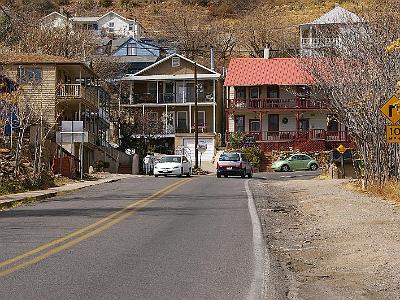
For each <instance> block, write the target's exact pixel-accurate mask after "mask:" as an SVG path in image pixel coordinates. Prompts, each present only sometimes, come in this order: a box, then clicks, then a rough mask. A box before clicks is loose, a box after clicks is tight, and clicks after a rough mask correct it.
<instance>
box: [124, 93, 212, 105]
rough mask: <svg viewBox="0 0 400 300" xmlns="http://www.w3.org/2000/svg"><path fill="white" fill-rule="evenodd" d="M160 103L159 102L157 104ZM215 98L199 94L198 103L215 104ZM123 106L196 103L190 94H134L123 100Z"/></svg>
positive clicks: (210, 95)
mask: <svg viewBox="0 0 400 300" xmlns="http://www.w3.org/2000/svg"><path fill="white" fill-rule="evenodd" d="M157 101H158V102H157ZM213 101H214V99H213V96H212V93H211V94H207V93H199V94H198V102H213ZM121 102H122V104H145V103H159V104H169V103H194V94H193V93H188V94H185V95H184V94H183V93H162V94H159V95H158V98H157V94H153V93H141V94H132V96H131V97H130V98H129V96H125V97H123V98H122V99H121Z"/></svg>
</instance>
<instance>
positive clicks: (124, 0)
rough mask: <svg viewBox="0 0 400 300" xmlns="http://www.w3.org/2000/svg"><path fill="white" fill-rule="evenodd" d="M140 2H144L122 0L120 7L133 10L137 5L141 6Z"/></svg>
mask: <svg viewBox="0 0 400 300" xmlns="http://www.w3.org/2000/svg"><path fill="white" fill-rule="evenodd" d="M140 2H142V1H140V0H120V1H119V5H120V6H121V7H122V8H125V9H129V8H133V7H135V6H137V5H139V4H140Z"/></svg>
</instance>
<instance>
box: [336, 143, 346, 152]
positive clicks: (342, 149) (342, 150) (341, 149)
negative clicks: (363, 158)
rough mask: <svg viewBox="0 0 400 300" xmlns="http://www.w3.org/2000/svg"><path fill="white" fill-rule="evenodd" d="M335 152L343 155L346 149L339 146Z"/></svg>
mask: <svg viewBox="0 0 400 300" xmlns="http://www.w3.org/2000/svg"><path fill="white" fill-rule="evenodd" d="M336 150H337V151H339V152H340V153H341V154H343V153H345V152H346V150H347V148H346V147H345V146H343V145H340V146H339V147H337V148H336Z"/></svg>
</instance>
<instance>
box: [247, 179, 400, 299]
mask: <svg viewBox="0 0 400 300" xmlns="http://www.w3.org/2000/svg"><path fill="white" fill-rule="evenodd" d="M343 183H345V181H343V180H288V181H264V182H260V181H252V183H251V188H252V191H253V194H254V198H255V201H256V206H257V210H258V213H259V216H260V220H261V223H262V226H263V232H264V236H265V240H266V244H267V247H268V249H269V253H270V256H271V258H272V261H273V264H276V265H277V266H278V267H279V268H278V269H277V270H278V271H277V272H279V273H280V275H279V276H280V277H281V278H282V280H280V281H279V282H276V285H277V286H279V288H280V291H281V292H282V294H283V295H284V296H285V297H287V298H289V299H379V300H383V299H400V273H399V270H400V255H399V253H400V208H399V207H398V206H396V205H393V204H391V203H388V202H387V201H384V200H383V199H381V198H376V197H369V196H367V195H363V194H359V193H356V192H352V191H349V190H347V189H346V188H345V187H344V186H343ZM279 276H278V277H279Z"/></svg>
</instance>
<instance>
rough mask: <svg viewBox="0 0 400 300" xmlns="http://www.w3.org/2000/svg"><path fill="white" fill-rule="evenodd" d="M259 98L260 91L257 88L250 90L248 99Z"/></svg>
mask: <svg viewBox="0 0 400 300" xmlns="http://www.w3.org/2000/svg"><path fill="white" fill-rule="evenodd" d="M257 98H260V89H259V88H258V87H251V88H250V99H257Z"/></svg>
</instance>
